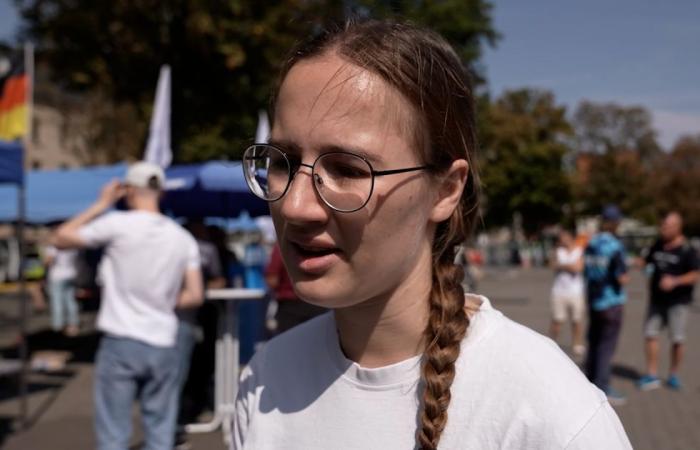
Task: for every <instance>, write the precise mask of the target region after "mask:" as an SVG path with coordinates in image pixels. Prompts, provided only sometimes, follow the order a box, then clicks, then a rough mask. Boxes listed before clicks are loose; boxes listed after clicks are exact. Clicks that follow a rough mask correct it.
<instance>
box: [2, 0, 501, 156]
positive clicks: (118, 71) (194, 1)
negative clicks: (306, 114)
mask: <svg viewBox="0 0 700 450" xmlns="http://www.w3.org/2000/svg"><path fill="white" fill-rule="evenodd" d="M15 3H16V5H17V6H18V8H19V11H20V13H21V15H22V17H23V20H24V33H25V34H26V35H29V36H31V37H32V38H33V39H34V40H35V41H36V42H37V44H38V49H39V56H40V58H43V59H44V60H45V61H46V63H47V65H48V66H50V67H51V70H52V74H53V78H54V80H55V81H56V82H58V83H61V84H62V86H63V87H64V88H65V89H69V90H72V91H83V92H91V91H94V90H98V91H99V92H103V93H105V94H106V95H107V97H108V98H109V99H110V100H111V101H112V102H114V103H115V104H117V105H119V104H128V105H131V106H132V107H133V109H134V111H135V117H134V118H133V121H134V127H133V128H134V130H142V129H143V127H139V126H137V125H136V124H139V123H147V122H148V120H149V117H150V112H151V111H150V109H151V105H152V101H153V95H154V91H155V84H156V80H157V76H158V71H159V68H160V66H161V65H162V64H164V63H168V64H170V65H171V67H172V73H173V78H172V82H173V91H172V108H173V109H172V129H173V144H174V149H175V157H176V160H178V161H198V160H206V159H211V158H216V157H221V156H229V157H236V156H238V154H239V153H240V151H241V149H242V147H244V145H245V143H246V142H249V141H250V138H251V137H252V136H253V135H254V131H255V125H256V121H257V111H258V110H259V109H261V108H265V107H266V106H267V101H268V96H269V94H270V91H271V88H272V86H274V84H275V82H276V74H277V72H278V68H279V66H280V64H281V63H282V61H283V60H284V58H285V55H286V52H287V51H288V50H289V48H290V47H291V46H292V45H293V43H294V42H295V41H297V40H298V39H301V38H304V37H305V36H308V35H310V34H311V33H314V32H317V31H319V30H320V29H321V28H322V25H323V24H325V23H327V22H329V21H341V20H342V19H343V18H344V17H345V16H347V15H359V16H369V17H387V16H394V15H401V16H403V17H407V18H409V19H412V20H414V21H415V22H418V23H421V24H424V25H427V26H429V27H432V28H434V29H436V30H437V31H438V32H441V33H443V34H444V35H445V36H446V37H447V38H448V39H450V40H451V41H452V43H453V44H454V45H455V46H456V48H457V50H458V52H459V54H460V56H461V57H462V58H463V60H464V62H465V64H467V65H468V66H470V67H471V66H474V65H475V63H476V61H477V60H478V58H479V56H480V55H481V48H482V46H483V45H484V43H494V42H495V40H496V38H497V34H496V32H495V31H494V29H493V25H492V21H491V16H490V12H491V5H490V3H489V2H487V1H485V0H445V1H439V2H429V1H396V0H393V1H390V0H365V1H342V0H278V1H272V2H254V1H242V0H228V1H221V2H207V1H202V0H128V1H127V0H114V1H110V2H95V1H92V0H15ZM142 133H143V134H142V136H141V142H145V132H142ZM142 148H143V146H140V147H139V148H130V149H128V153H129V154H131V155H133V156H138V155H140V154H141V152H142ZM123 156H125V155H122V157H123Z"/></svg>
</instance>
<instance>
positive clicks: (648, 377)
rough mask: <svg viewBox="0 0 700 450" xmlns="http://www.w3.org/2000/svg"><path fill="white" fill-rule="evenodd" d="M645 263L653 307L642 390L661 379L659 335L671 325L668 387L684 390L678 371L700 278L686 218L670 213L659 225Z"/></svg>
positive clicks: (640, 383)
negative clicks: (685, 223)
mask: <svg viewBox="0 0 700 450" xmlns="http://www.w3.org/2000/svg"><path fill="white" fill-rule="evenodd" d="M645 262H646V263H647V264H648V265H649V266H650V267H651V279H650V281H649V294H650V295H649V308H648V310H647V318H646V321H645V324H644V336H645V340H646V341H645V345H644V349H645V354H646V374H645V375H643V376H642V377H641V378H640V379H639V381H638V383H637V385H638V386H639V388H640V389H641V390H644V391H646V390H650V389H655V388H657V387H659V386H660V385H661V380H659V376H658V373H659V334H660V332H661V328H662V327H663V326H667V327H668V330H669V334H670V338H671V367H670V370H669V375H668V378H667V379H666V384H667V385H668V387H670V388H671V389H675V390H679V389H681V387H682V384H681V381H680V377H679V376H678V371H679V370H680V366H681V362H682V361H683V353H684V348H685V345H684V343H685V329H686V324H687V321H688V314H689V311H688V306H689V305H690V303H691V302H692V301H693V287H694V286H695V283H697V281H698V279H700V259H699V258H698V254H697V251H696V250H695V249H694V248H693V247H691V246H690V244H689V243H688V240H687V239H686V238H685V236H684V235H683V217H682V216H681V215H680V214H679V213H678V212H675V211H674V212H670V213H668V214H667V215H666V216H665V217H664V218H663V220H662V222H661V225H660V226H659V239H658V240H657V241H656V242H655V243H654V245H653V246H652V247H651V248H650V249H649V251H648V252H647V256H646V258H645Z"/></svg>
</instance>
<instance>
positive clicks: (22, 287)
mask: <svg viewBox="0 0 700 450" xmlns="http://www.w3.org/2000/svg"><path fill="white" fill-rule="evenodd" d="M24 69H25V71H26V74H27V93H26V95H27V117H26V119H25V120H26V121H27V127H26V133H25V135H24V138H23V141H24V145H23V150H22V153H23V155H22V156H23V157H22V165H21V167H22V171H23V172H24V162H25V161H26V153H27V149H28V148H29V141H30V139H31V135H32V125H33V124H32V114H33V111H34V46H33V45H32V44H31V43H29V42H27V43H25V44H24ZM26 182H27V180H26V177H25V176H24V174H23V176H22V182H21V183H20V184H19V186H18V191H17V242H18V245H19V298H20V336H21V337H20V344H19V357H20V361H21V363H22V369H21V370H22V371H21V374H20V379H19V400H20V403H19V417H20V426H21V427H22V428H25V427H26V426H27V413H28V402H27V400H28V399H27V391H28V389H27V388H28V377H29V352H28V348H27V334H28V333H27V321H28V320H29V303H28V301H29V299H28V295H27V280H26V278H25V274H24V262H25V247H26V246H25V240H24V239H25V221H26V210H27V203H26V189H27V188H26Z"/></svg>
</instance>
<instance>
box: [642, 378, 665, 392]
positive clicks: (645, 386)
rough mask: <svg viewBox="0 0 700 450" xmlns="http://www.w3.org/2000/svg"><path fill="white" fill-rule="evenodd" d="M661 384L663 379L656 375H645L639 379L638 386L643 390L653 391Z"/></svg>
mask: <svg viewBox="0 0 700 450" xmlns="http://www.w3.org/2000/svg"><path fill="white" fill-rule="evenodd" d="M659 386H661V381H660V380H659V378H658V377H657V376H655V375H644V376H643V377H641V378H640V379H639V380H637V387H638V388H639V389H640V390H642V391H651V390H652V389H656V388H658V387H659Z"/></svg>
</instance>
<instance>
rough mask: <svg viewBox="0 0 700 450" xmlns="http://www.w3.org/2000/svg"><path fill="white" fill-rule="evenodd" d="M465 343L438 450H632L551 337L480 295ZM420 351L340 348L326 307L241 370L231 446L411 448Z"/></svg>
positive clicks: (262, 449) (236, 449) (238, 449)
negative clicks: (380, 359) (369, 353)
mask: <svg viewBox="0 0 700 450" xmlns="http://www.w3.org/2000/svg"><path fill="white" fill-rule="evenodd" d="M481 300H482V301H483V303H482V306H481V307H480V310H479V312H477V313H476V315H475V316H474V317H473V319H472V321H471V324H470V326H469V329H468V333H467V336H466V337H465V339H464V341H463V342H462V347H461V352H460V356H459V359H458V360H457V363H456V365H457V367H456V376H455V380H454V383H453V385H452V388H451V394H452V401H451V402H450V406H449V409H448V419H447V426H446V428H445V430H444V431H443V433H442V437H441V439H440V444H439V448H440V449H474V450H488V449H606V450H617V449H630V448H632V447H631V445H630V443H629V440H628V439H627V436H626V434H625V431H624V429H623V427H622V424H621V423H620V420H619V419H618V418H617V415H616V414H615V412H614V411H613V409H612V408H611V407H610V404H609V403H608V401H607V399H606V397H605V395H604V394H603V393H602V392H601V391H600V390H599V389H597V388H596V387H595V386H593V385H592V384H591V383H589V382H588V381H587V380H586V378H585V377H584V376H583V374H582V373H581V371H580V370H579V369H578V367H576V365H574V363H573V362H571V360H570V359H569V358H568V357H567V356H566V355H565V354H564V353H563V352H562V351H561V350H560V349H559V347H557V345H556V344H555V343H553V342H552V341H551V340H550V339H548V338H545V337H544V336H541V335H539V334H537V333H535V332H534V331H532V330H530V329H529V328H526V327H524V326H522V325H519V324H517V323H515V322H513V321H511V320H509V319H508V318H506V317H504V316H503V315H502V314H501V313H500V312H499V311H497V310H495V309H493V308H492V307H491V305H490V303H489V302H488V300H486V299H485V298H483V297H481ZM420 362H421V357H420V356H416V357H414V358H411V359H408V360H406V361H403V362H399V363H397V364H393V365H390V366H387V367H381V368H376V369H367V368H363V367H360V366H359V365H357V364H356V363H354V362H352V361H349V360H348V359H346V358H345V357H344V356H343V353H342V351H341V349H340V346H339V343H338V338H337V333H336V328H335V321H334V318H333V315H332V313H328V314H325V315H323V316H320V317H317V318H315V319H313V320H311V321H309V322H307V323H305V324H303V325H300V326H298V327H296V328H293V329H292V330H290V331H288V332H287V333H284V334H282V335H280V336H279V337H278V338H275V339H273V340H271V341H270V342H269V343H268V344H267V345H266V346H265V347H263V349H261V350H260V351H259V352H258V354H257V355H256V356H255V357H254V358H253V360H252V361H251V363H250V365H249V366H248V367H247V368H246V369H245V370H244V371H243V373H242V375H241V384H240V390H239V392H238V399H237V402H236V417H235V419H234V425H233V426H234V438H233V443H232V446H231V448H232V449H233V450H242V449H245V450H253V449H255V450H267V449H269V450H272V449H275V450H276V449H281V448H284V449H292V450H295V449H304V450H315V449H318V450H321V449H323V450H327V449H337V450H351V449H352V450H355V449H357V450H360V449H361V450H367V449H381V450H393V449H397V450H398V449H400V450H406V449H413V448H415V445H416V444H415V432H416V423H417V419H416V417H417V411H418V406H419V398H418V396H419V391H418V381H419V376H420Z"/></svg>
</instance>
